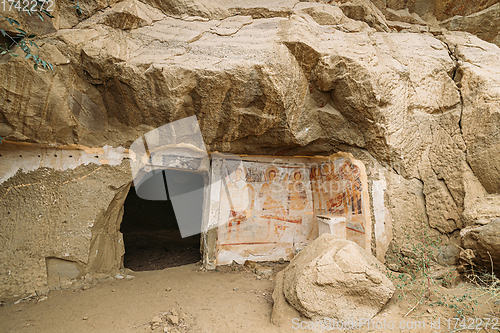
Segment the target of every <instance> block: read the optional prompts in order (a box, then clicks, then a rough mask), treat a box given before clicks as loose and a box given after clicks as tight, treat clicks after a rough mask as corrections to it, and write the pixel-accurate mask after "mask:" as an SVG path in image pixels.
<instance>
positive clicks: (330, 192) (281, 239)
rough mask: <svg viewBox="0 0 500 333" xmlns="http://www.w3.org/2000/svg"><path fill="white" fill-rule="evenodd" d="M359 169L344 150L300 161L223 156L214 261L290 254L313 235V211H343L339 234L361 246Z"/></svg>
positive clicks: (364, 237)
mask: <svg viewBox="0 0 500 333" xmlns="http://www.w3.org/2000/svg"><path fill="white" fill-rule="evenodd" d="M362 173H363V174H364V170H363V171H361V170H360V167H359V166H358V165H356V164H354V163H353V162H352V161H351V160H350V159H349V158H348V157H346V156H343V155H341V156H337V157H336V158H334V159H320V158H314V159H313V158H311V159H308V160H307V163H302V164H300V163H295V164H294V163H287V164H285V163H283V164H273V163H269V162H268V163H266V162H260V161H255V160H253V161H245V160H239V161H237V160H223V162H222V165H221V169H220V175H221V180H222V182H221V190H220V198H219V202H218V206H217V207H218V210H219V214H218V220H217V225H218V231H217V264H218V265H223V264H230V263H231V262H232V261H233V260H236V261H237V262H239V263H243V262H244V261H245V260H278V259H280V258H284V259H286V260H289V259H292V258H293V256H294V254H295V253H296V252H297V251H299V250H300V249H301V248H303V247H304V246H306V245H307V244H308V243H309V242H311V241H312V240H313V239H315V238H316V237H317V236H318V222H317V216H318V215H322V216H323V217H324V218H335V217H344V218H345V224H343V225H345V229H346V230H345V232H344V231H342V232H340V231H339V233H338V234H339V235H345V236H343V237H345V238H346V239H348V240H351V241H354V242H356V243H357V244H358V245H360V246H361V247H363V248H365V249H366V248H367V246H369V244H370V242H369V240H367V237H368V236H369V231H368V232H367V230H366V229H367V225H368V226H369V223H367V221H369V215H366V214H369V212H365V209H366V208H365V204H366V203H365V200H366V199H364V198H365V197H367V194H366V193H364V192H363V183H362V181H363V179H364V181H366V176H365V178H362V176H361V174H362ZM365 192H366V189H365Z"/></svg>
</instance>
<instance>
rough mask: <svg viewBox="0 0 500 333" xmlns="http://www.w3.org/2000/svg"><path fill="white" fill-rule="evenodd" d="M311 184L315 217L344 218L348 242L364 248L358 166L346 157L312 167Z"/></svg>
mask: <svg viewBox="0 0 500 333" xmlns="http://www.w3.org/2000/svg"><path fill="white" fill-rule="evenodd" d="M311 185H312V192H313V193H314V211H315V214H316V215H320V214H325V215H330V216H344V217H345V218H346V221H347V224H346V228H347V230H346V235H347V236H346V237H347V239H348V240H351V241H353V242H356V243H357V244H358V245H359V246H361V247H363V248H365V238H366V237H365V234H366V230H365V221H366V216H365V213H364V212H363V186H362V182H361V172H360V170H359V167H358V166H356V165H355V164H353V163H352V162H351V161H350V160H349V159H348V158H344V157H339V158H337V159H335V160H329V161H325V162H323V163H320V164H317V165H311Z"/></svg>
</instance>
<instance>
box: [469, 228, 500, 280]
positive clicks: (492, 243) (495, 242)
mask: <svg viewBox="0 0 500 333" xmlns="http://www.w3.org/2000/svg"><path fill="white" fill-rule="evenodd" d="M462 242H463V246H464V248H466V249H472V250H473V251H474V254H475V256H476V258H475V261H476V262H477V263H478V264H480V265H481V266H484V267H491V265H493V268H494V270H496V271H497V272H499V271H500V219H496V220H494V221H492V222H490V223H488V224H487V225H484V226H481V227H478V228H474V229H472V230H470V231H469V232H467V233H465V235H464V236H463V238H462ZM490 256H491V258H490ZM492 261H493V262H492Z"/></svg>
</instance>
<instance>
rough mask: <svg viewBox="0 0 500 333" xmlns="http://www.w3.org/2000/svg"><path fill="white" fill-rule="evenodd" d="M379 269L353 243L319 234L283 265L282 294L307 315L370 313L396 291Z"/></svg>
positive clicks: (346, 316) (338, 316)
mask: <svg viewBox="0 0 500 333" xmlns="http://www.w3.org/2000/svg"><path fill="white" fill-rule="evenodd" d="M383 269H385V268H384V265H383V264H382V263H381V262H379V261H378V260H377V259H376V258H375V257H373V256H372V255H371V254H369V253H367V252H366V251H365V250H364V249H362V248H361V247H359V246H358V245H357V244H356V243H353V242H351V241H347V240H341V239H337V238H335V237H334V236H333V235H330V234H323V235H321V236H320V237H319V238H317V239H316V240H315V241H314V242H312V243H311V244H309V245H308V246H307V247H305V248H304V249H303V250H302V251H301V252H300V253H299V254H298V255H297V256H296V257H295V258H294V259H293V260H292V261H291V262H290V265H289V266H288V267H287V268H286V269H285V270H284V274H283V278H284V280H283V294H284V296H285V298H286V300H287V301H288V303H289V304H291V305H292V306H293V307H294V308H295V309H296V310H297V311H299V312H300V313H301V314H302V315H304V316H306V317H308V318H311V319H321V318H325V317H328V318H335V319H337V320H341V321H346V320H349V319H351V318H372V317H373V316H375V315H376V314H377V313H378V312H379V311H380V310H381V309H382V307H383V306H384V305H385V304H386V303H387V302H388V301H389V299H391V297H392V295H393V294H394V285H393V284H392V282H391V281H390V280H389V278H387V276H386V275H385V274H384V272H383V271H382V270H383ZM273 311H275V310H273Z"/></svg>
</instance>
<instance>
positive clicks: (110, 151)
mask: <svg viewBox="0 0 500 333" xmlns="http://www.w3.org/2000/svg"><path fill="white" fill-rule="evenodd" d="M0 155H1V156H0V184H2V183H4V182H5V181H7V180H8V179H9V178H11V177H13V176H14V175H15V174H16V173H17V172H18V171H19V170H22V171H23V172H25V173H28V172H30V171H34V170H37V169H39V168H43V167H47V168H51V169H55V170H59V171H64V170H67V169H75V168H77V167H78V166H80V165H87V164H90V163H93V164H98V165H102V164H109V165H112V166H117V165H120V164H121V162H122V160H123V159H124V158H126V157H127V156H128V154H127V153H126V149H125V148H123V147H118V148H113V147H111V146H104V147H103V148H98V149H86V150H79V149H55V148H38V147H36V146H33V147H31V148H26V147H24V148H23V149H22V150H21V149H19V150H2V144H0Z"/></svg>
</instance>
